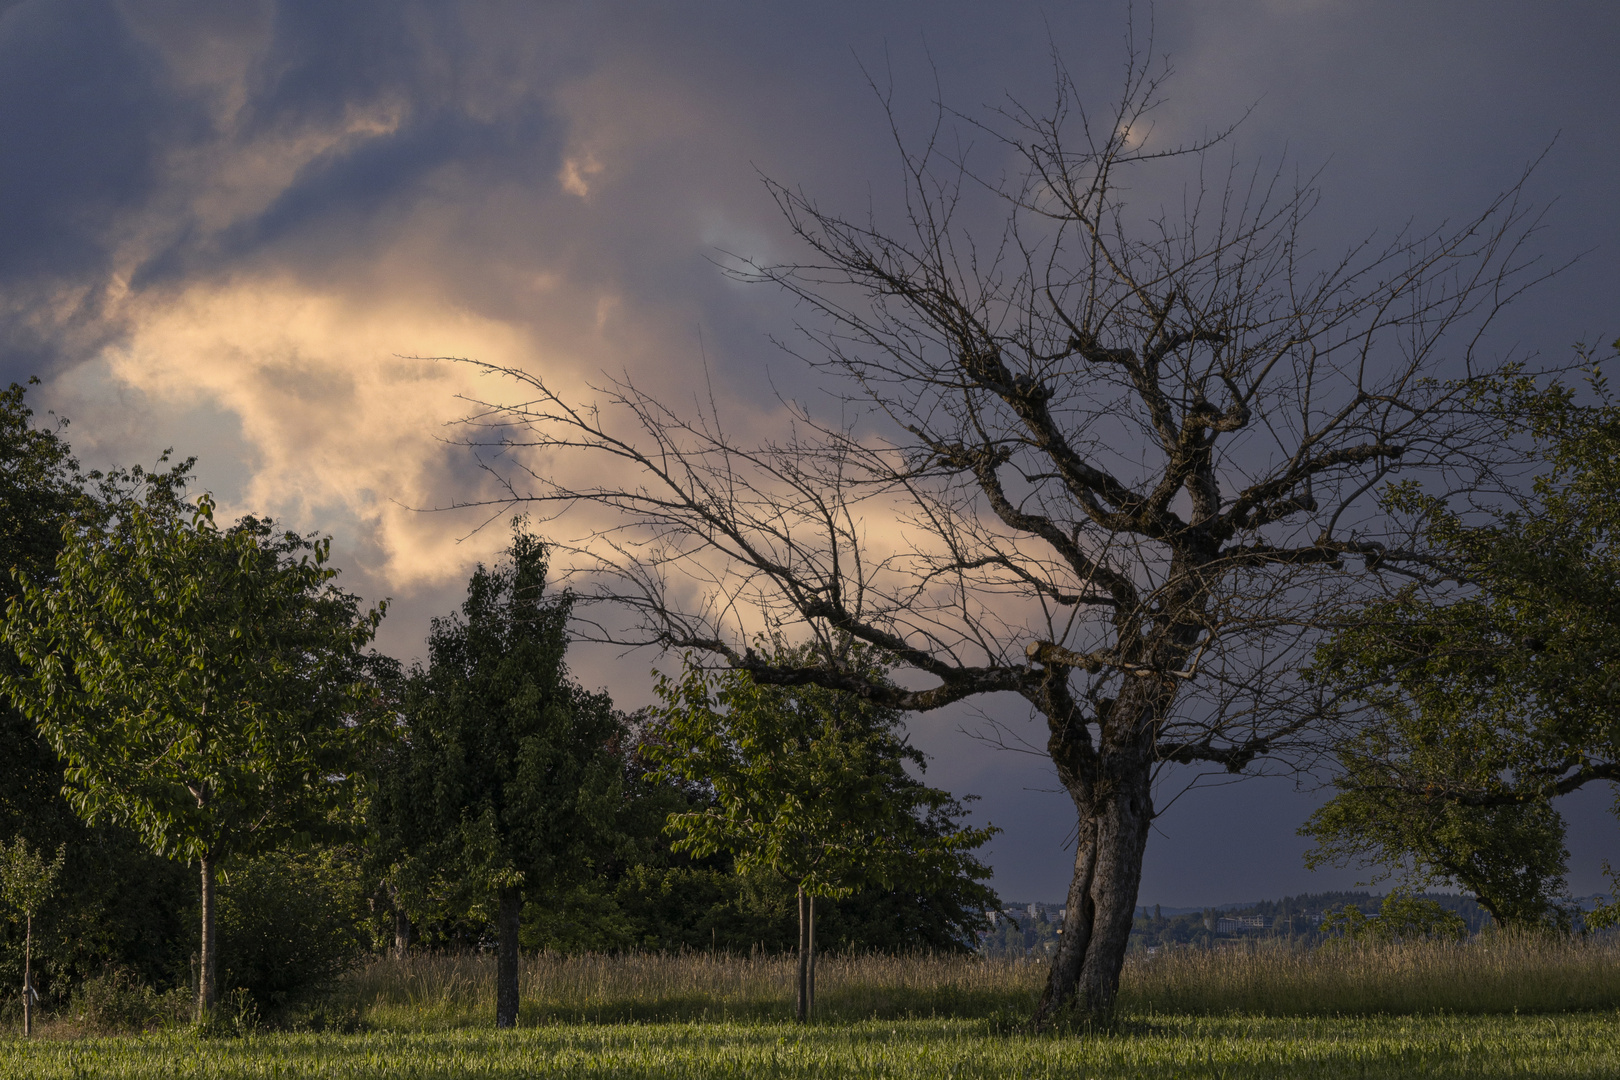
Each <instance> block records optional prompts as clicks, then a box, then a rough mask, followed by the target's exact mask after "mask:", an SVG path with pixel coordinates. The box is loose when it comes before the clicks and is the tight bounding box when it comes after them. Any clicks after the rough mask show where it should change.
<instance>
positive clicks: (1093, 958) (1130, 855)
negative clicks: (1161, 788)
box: [1035, 687, 1168, 1027]
mask: <svg viewBox="0 0 1620 1080" xmlns="http://www.w3.org/2000/svg"><path fill="white" fill-rule="evenodd" d="M1143 691H1146V692H1143ZM1167 704H1168V701H1166V700H1154V695H1153V694H1152V692H1151V690H1149V689H1148V688H1147V687H1141V688H1140V689H1138V690H1136V692H1135V693H1132V691H1131V689H1129V688H1128V689H1127V690H1126V692H1125V693H1122V694H1121V700H1120V702H1119V703H1118V704H1117V705H1116V706H1115V709H1114V713H1115V715H1113V716H1110V717H1109V718H1108V722H1107V723H1105V725H1104V737H1103V742H1102V745H1101V746H1100V747H1099V748H1098V751H1099V752H1098V754H1097V755H1096V756H1095V757H1094V758H1093V759H1092V767H1091V768H1088V769H1086V770H1084V772H1081V771H1079V770H1072V769H1065V768H1063V767H1062V763H1061V761H1060V765H1059V770H1058V773H1059V776H1060V778H1061V779H1062V780H1063V783H1064V786H1065V788H1066V789H1067V790H1068V792H1069V795H1070V797H1071V798H1072V799H1073V800H1074V804H1075V809H1076V811H1077V813H1078V815H1079V819H1080V820H1079V837H1078V840H1077V841H1076V844H1075V857H1074V877H1073V878H1072V879H1071V880H1070V883H1069V896H1068V908H1067V910H1066V911H1065V912H1064V915H1063V930H1062V933H1061V935H1060V936H1059V938H1058V948H1057V954H1056V955H1055V956H1054V957H1053V958H1052V967H1051V970H1050V972H1049V974H1048V977H1047V982H1046V990H1045V991H1044V992H1043V993H1042V994H1041V1000H1040V1004H1039V1005H1038V1006H1037V1008H1036V1012H1035V1024H1036V1026H1037V1027H1043V1026H1045V1025H1047V1024H1049V1023H1050V1022H1051V1021H1052V1019H1053V1018H1054V1017H1055V1016H1056V1015H1057V1013H1058V1012H1059V1011H1060V1010H1061V1009H1062V1008H1064V1006H1066V1005H1067V1004H1069V1003H1070V1002H1071V1001H1072V1002H1073V1004H1074V1006H1075V1008H1076V1010H1077V1011H1078V1012H1079V1013H1080V1014H1081V1015H1083V1016H1084V1017H1086V1018H1087V1019H1089V1020H1092V1021H1097V1022H1106V1021H1107V1020H1108V1019H1109V1018H1110V1017H1111V1016H1112V1014H1113V1009H1114V1000H1115V997H1116V996H1117V995H1118V993H1119V976H1120V971H1121V969H1122V968H1123V967H1124V966H1125V950H1126V947H1127V946H1128V945H1129V944H1130V937H1131V924H1132V922H1133V921H1134V919H1135V915H1136V894H1137V888H1138V887H1139V886H1140V884H1141V881H1142V853H1143V852H1144V851H1145V850H1146V849H1147V838H1148V829H1149V828H1150V827H1151V826H1152V824H1153V792H1152V779H1153V750H1152V746H1153V743H1152V737H1151V736H1152V732H1153V731H1154V730H1155V728H1156V723H1155V722H1154V721H1155V719H1156V717H1157V716H1158V715H1160V714H1161V712H1160V710H1162V709H1163V708H1164V707H1165V706H1166V705H1167ZM1132 716H1134V717H1135V722H1134V723H1131V722H1130V721H1129V720H1128V718H1129V717H1132ZM1114 725H1122V726H1123V727H1124V730H1120V729H1119V728H1116V727H1114ZM1057 756H1058V755H1057V754H1054V758H1056V757H1057Z"/></svg>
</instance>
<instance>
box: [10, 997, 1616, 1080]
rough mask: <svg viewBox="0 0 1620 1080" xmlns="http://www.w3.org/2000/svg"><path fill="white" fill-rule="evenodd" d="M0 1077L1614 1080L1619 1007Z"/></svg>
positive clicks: (269, 1040) (494, 1051) (470, 1040)
mask: <svg viewBox="0 0 1620 1080" xmlns="http://www.w3.org/2000/svg"><path fill="white" fill-rule="evenodd" d="M0 1075H4V1076H6V1077H24V1076H26V1077H31V1078H36V1080H58V1078H60V1080H67V1078H70V1077H72V1078H79V1077H87V1076H91V1077H106V1078H109V1080H137V1078H138V1080H185V1078H191V1077H199V1078H201V1077H208V1078H211V1080H212V1078H226V1077H255V1078H257V1077H264V1078H269V1077H322V1078H326V1077H332V1078H336V1077H345V1078H348V1077H354V1078H361V1077H365V1078H370V1077H379V1078H381V1077H400V1078H421V1080H428V1078H432V1080H441V1078H442V1080H460V1078H464V1077H467V1078H471V1077H477V1078H496V1077H503V1078H504V1077H602V1078H610V1077H611V1078H630V1077H635V1078H643V1077H645V1078H654V1077H658V1078H665V1077H667V1078H676V1077H694V1078H695V1077H715V1078H744V1077H748V1078H775V1077H885V1078H889V1077H892V1078H896V1080H899V1078H912V1077H917V1078H922V1077H953V1078H967V1077H1009V1078H1020V1080H1022V1078H1035V1077H1041V1078H1045V1077H1053V1078H1056V1077H1063V1078H1065V1080H1071V1078H1085V1077H1091V1078H1103V1077H1173V1078H1176V1080H1191V1078H1203V1077H1209V1078H1216V1077H1219V1078H1222V1080H1248V1078H1251V1077H1254V1078H1258V1077H1289V1078H1297V1077H1312V1078H1323V1080H1329V1078H1337V1077H1356V1078H1358V1080H1366V1078H1382V1077H1436V1078H1450V1077H1458V1078H1462V1077H1548V1078H1560V1080H1562V1078H1575V1077H1581V1078H1592V1080H1596V1078H1600V1077H1601V1078H1608V1080H1612V1078H1613V1077H1615V1076H1620V1016H1617V1014H1615V1013H1614V1012H1608V1013H1601V1014H1599V1013H1585V1014H1573V1015H1563V1016H1517V1017H1515V1016H1504V1017H1491V1018H1489V1019H1488V1020H1484V1021H1482V1020H1481V1019H1479V1018H1475V1017H1456V1016H1433V1017H1423V1018H1411V1017H1356V1018H1344V1019H1332V1018H1321V1017H1313V1018H1255V1017H1165V1018H1158V1019H1152V1020H1139V1021H1135V1022H1132V1023H1129V1024H1127V1025H1125V1026H1124V1027H1123V1028H1122V1029H1121V1030H1120V1031H1118V1032H1115V1033H1112V1034H1108V1035H1091V1036H1066V1037H1031V1036H1027V1035H1007V1034H1004V1033H1001V1032H999V1031H996V1030H994V1026H993V1024H992V1023H991V1022H989V1021H983V1020H955V1019H933V1020H903V1021H880V1020H866V1021H860V1022H857V1023H853V1024H836V1025H815V1026H812V1027H810V1028H808V1029H806V1028H799V1027H797V1026H796V1025H792V1024H786V1023H780V1022H764V1021H754V1022H746V1021H711V1022H709V1023H671V1024H645V1025H644V1024H580V1023H570V1024H555V1025H548V1026H545V1027H537V1028H531V1029H528V1030H522V1029H520V1030H518V1031H514V1032H504V1033H497V1032H493V1031H485V1030H460V1031H443V1032H427V1033H407V1032H375V1033H368V1034H359V1035H310V1034H301V1035H300V1034H291V1035H288V1034H276V1035H255V1036H250V1037H247V1038H243V1039H211V1040H200V1039H195V1038H191V1037H188V1036H185V1035H178V1034H162V1035H144V1036H138V1037H126V1038H96V1039H85V1040H42V1041H39V1042H36V1043H35V1044H33V1045H32V1046H26V1047H25V1046H23V1045H22V1044H21V1042H20V1040H11V1041H8V1042H7V1043H6V1044H4V1045H3V1046H0Z"/></svg>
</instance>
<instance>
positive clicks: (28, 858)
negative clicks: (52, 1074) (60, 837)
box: [0, 836, 67, 1038]
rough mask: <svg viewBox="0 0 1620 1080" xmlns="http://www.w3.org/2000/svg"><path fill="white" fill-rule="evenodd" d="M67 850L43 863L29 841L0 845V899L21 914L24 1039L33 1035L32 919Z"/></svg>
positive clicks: (49, 894) (57, 872)
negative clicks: (29, 845) (23, 926)
mask: <svg viewBox="0 0 1620 1080" xmlns="http://www.w3.org/2000/svg"><path fill="white" fill-rule="evenodd" d="M66 858H67V849H66V848H58V849H57V851H56V858H55V859H54V860H53V861H51V862H46V861H45V859H44V857H43V856H42V855H40V854H39V852H37V851H29V850H28V841H27V840H25V839H23V838H22V837H20V836H19V837H17V838H16V839H15V840H13V841H12V842H11V844H10V845H6V844H0V900H3V901H5V904H6V906H7V907H9V908H12V909H13V910H15V911H18V912H21V913H22V917H23V922H24V924H25V928H24V930H23V935H24V936H23V985H22V994H23V1037H24V1038H27V1037H28V1036H30V1035H32V1034H33V1033H34V980H33V975H34V967H33V963H34V916H35V915H37V914H39V909H40V908H41V907H42V906H43V905H44V903H45V901H46V900H48V899H50V896H51V892H52V890H53V889H55V888H56V878H57V875H58V874H60V873H61V872H62V861H63V860H64V859H66Z"/></svg>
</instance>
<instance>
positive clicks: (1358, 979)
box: [341, 935, 1620, 1030]
mask: <svg viewBox="0 0 1620 1080" xmlns="http://www.w3.org/2000/svg"><path fill="white" fill-rule="evenodd" d="M796 971H797V964H796V961H795V960H794V958H793V957H791V956H753V957H739V956H727V955H709V954H705V953H687V954H681V955H657V954H642V955H627V956H605V955H584V956H558V955H550V954H541V955H538V956H531V957H526V958H525V959H524V961H523V966H522V969H521V974H520V988H521V993H522V999H523V1005H522V1012H521V1016H520V1022H521V1023H523V1024H526V1025H527V1024H537V1023H546V1022H557V1021H585V1022H597V1023H616V1022H630V1021H642V1022H647V1021H657V1020H701V1019H712V1020H753V1019H760V1020H764V1019H773V1020H781V1019H786V1018H787V1017H789V1016H790V1015H791V1014H792V1009H793V992H794V991H793V988H794V979H795V974H796ZM1045 977H1046V964H1045V962H1044V961H1032V960H988V959H984V958H982V957H961V956H903V957H892V956H829V957H824V958H821V959H820V961H819V963H818V971H817V980H816V982H817V993H816V1011H817V1015H818V1017H819V1018H820V1019H823V1020H828V1021H852V1020H865V1019H872V1018H880V1019H890V1018H901V1017H928V1016H942V1017H943V1016H954V1017H985V1018H996V1019H1001V1020H1006V1021H1016V1020H1018V1019H1021V1018H1023V1017H1027V1016H1028V1015H1029V1012H1030V1009H1031V1007H1032V1006H1033V1005H1034V1002H1035V1000H1036V998H1037V996H1038V995H1039V993H1040V990H1041V987H1042V985H1043V983H1044V981H1045ZM341 995H342V996H343V997H344V998H345V999H346V1000H347V1001H348V1002H349V1003H350V1005H349V1007H350V1008H352V1009H353V1010H354V1011H355V1013H356V1015H357V1016H359V1017H360V1018H362V1019H363V1022H366V1023H368V1024H370V1025H373V1026H376V1027H381V1028H393V1029H411V1030H442V1029H446V1028H452V1027H461V1026H465V1025H480V1024H487V1023H489V1022H490V1020H491V1018H493V1016H494V1011H495V962H494V958H493V957H491V956H489V955H487V954H486V955H479V956H466V955H463V956H449V955H434V954H424V955H418V956H413V957H411V958H409V959H406V960H403V961H399V960H379V961H377V962H376V963H373V964H372V965H370V966H369V967H367V968H365V969H364V970H362V971H359V972H356V973H354V974H353V975H351V976H349V977H348V978H347V979H346V981H345V983H344V985H343V988H342V990H341ZM1120 1005H1121V1008H1122V1011H1123V1012H1125V1013H1126V1014H1129V1015H1138V1016H1140V1015H1152V1014H1157V1015H1170V1014H1191V1015H1200V1014H1202V1015H1209V1014H1216V1015H1220V1014H1228V1013H1236V1014H1245V1015H1254V1016H1333V1015H1342V1016H1352V1015H1376V1014H1419V1013H1429V1014H1432V1013H1512V1012H1526V1013H1529V1012H1566V1011H1572V1010H1584V1009H1613V1008H1617V1007H1620V941H1617V940H1615V939H1607V940H1599V941H1594V940H1581V939H1558V938H1538V937H1510V936H1505V935H1497V936H1492V937H1485V938H1481V939H1478V940H1475V941H1472V942H1468V943H1466V944H1445V943H1429V942H1407V943H1396V944H1356V943H1345V944H1341V945H1335V946H1331V947H1325V948H1319V949H1300V948H1290V947H1288V946H1287V945H1284V944H1279V943H1270V942H1255V943H1246V944H1243V945H1235V946H1232V947H1227V948H1216V949H1174V950H1166V951H1164V952H1161V953H1159V954H1158V955H1156V956H1152V957H1145V956H1136V957H1133V958H1132V959H1131V960H1130V962H1128V963H1127V964H1126V966H1125V972H1124V978H1123V981H1122V983H1121V987H1120Z"/></svg>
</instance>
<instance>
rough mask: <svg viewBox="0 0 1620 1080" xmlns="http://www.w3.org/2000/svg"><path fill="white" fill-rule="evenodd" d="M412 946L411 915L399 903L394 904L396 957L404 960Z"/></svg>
mask: <svg viewBox="0 0 1620 1080" xmlns="http://www.w3.org/2000/svg"><path fill="white" fill-rule="evenodd" d="M410 948H411V917H410V916H409V915H407V914H405V909H404V908H402V907H400V906H399V905H398V904H395V906H394V959H395V960H403V959H405V954H406V953H407V952H409V951H410Z"/></svg>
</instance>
